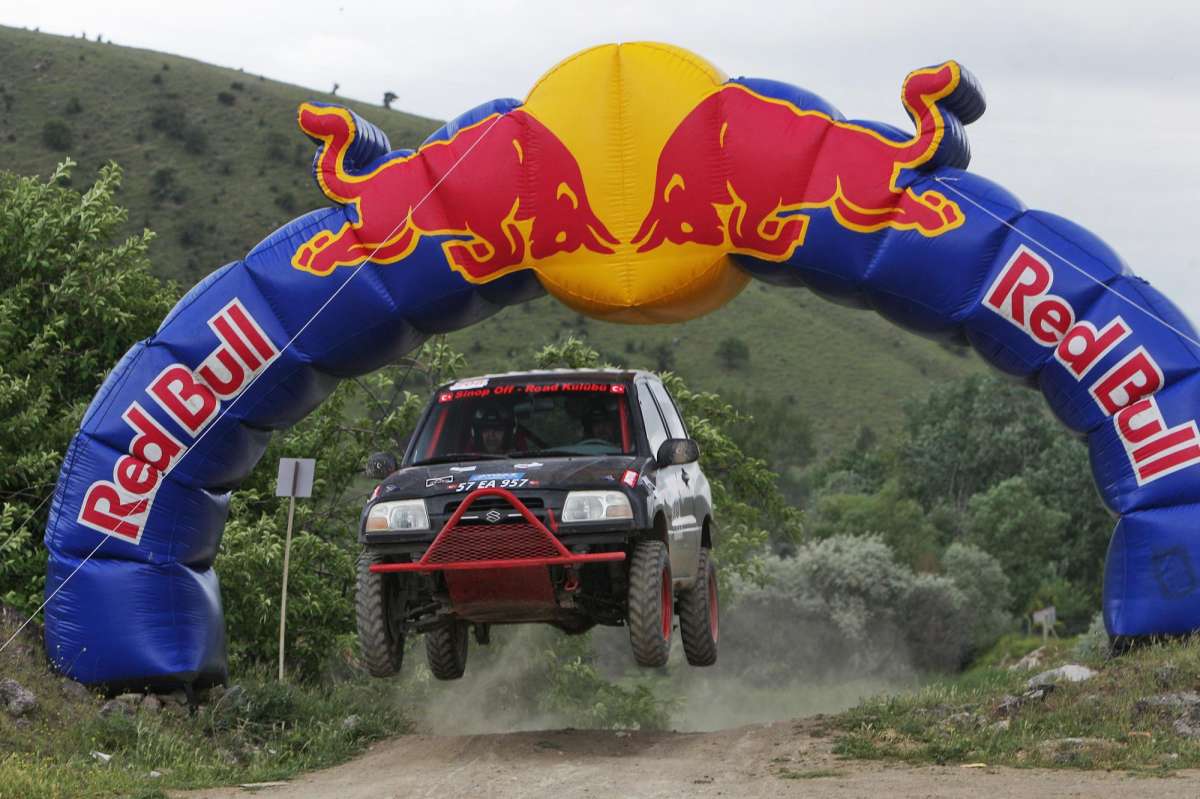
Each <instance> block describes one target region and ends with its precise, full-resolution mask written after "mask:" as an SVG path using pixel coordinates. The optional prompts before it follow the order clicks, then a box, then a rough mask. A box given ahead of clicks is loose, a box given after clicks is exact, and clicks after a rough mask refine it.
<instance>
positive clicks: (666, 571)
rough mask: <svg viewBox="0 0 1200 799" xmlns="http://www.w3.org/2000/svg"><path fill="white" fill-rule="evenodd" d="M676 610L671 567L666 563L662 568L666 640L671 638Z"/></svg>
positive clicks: (663, 622)
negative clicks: (673, 598)
mask: <svg viewBox="0 0 1200 799" xmlns="http://www.w3.org/2000/svg"><path fill="white" fill-rule="evenodd" d="M674 611H675V609H674V602H673V601H672V591H671V567H670V566H668V565H666V564H664V565H663V570H662V637H663V640H665V641H669V640H671V622H672V614H673V613H674Z"/></svg>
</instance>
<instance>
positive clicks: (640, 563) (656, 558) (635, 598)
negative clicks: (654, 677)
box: [627, 541, 674, 668]
mask: <svg viewBox="0 0 1200 799" xmlns="http://www.w3.org/2000/svg"><path fill="white" fill-rule="evenodd" d="M627 620H628V623H629V643H630V645H631V646H632V647H633V659H634V660H636V661H637V663H638V665H639V666H647V667H650V668H658V667H661V666H665V665H667V658H669V657H670V656H671V627H672V625H673V623H674V589H673V588H672V587H671V560H670V557H669V556H668V554H667V545H666V544H664V543H663V542H661V541H642V542H639V543H638V544H637V546H636V547H635V548H634V550H633V559H632V562H631V563H630V566H629V609H628V612H627Z"/></svg>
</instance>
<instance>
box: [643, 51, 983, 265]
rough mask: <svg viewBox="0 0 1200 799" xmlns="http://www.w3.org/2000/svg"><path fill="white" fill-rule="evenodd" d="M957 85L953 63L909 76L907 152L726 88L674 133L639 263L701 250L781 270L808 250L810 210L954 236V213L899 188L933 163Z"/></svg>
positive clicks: (813, 114)
mask: <svg viewBox="0 0 1200 799" xmlns="http://www.w3.org/2000/svg"><path fill="white" fill-rule="evenodd" d="M959 82H960V72H959V69H958V66H957V65H956V64H954V63H953V62H950V63H946V64H943V65H941V66H940V67H936V68H933V69H926V70H918V71H916V72H914V73H912V74H911V75H909V76H908V78H907V80H905V82H904V90H903V97H904V104H905V107H906V108H907V109H908V112H909V114H910V115H911V116H912V117H913V119H914V121H915V122H916V124H917V132H916V135H915V136H913V138H912V139H911V140H909V141H907V142H896V141H892V140H891V139H888V138H886V137H884V136H883V135H881V134H879V133H877V132H876V131H873V130H870V129H868V128H865V127H862V126H859V125H854V124H850V123H845V122H837V121H835V120H833V119H831V118H830V117H829V116H828V115H827V114H823V113H820V112H817V111H802V110H799V109H798V108H796V106H794V105H792V104H791V103H788V102H785V101H782V100H775V99H771V98H767V97H764V96H762V95H760V94H757V93H755V92H754V91H752V90H750V89H749V88H747V87H745V86H741V85H738V84H728V85H726V86H724V87H722V88H721V89H719V90H718V91H716V92H714V93H713V94H711V95H709V96H708V97H707V98H705V99H704V100H703V101H702V102H701V103H700V104H699V105H698V106H696V108H695V110H693V111H692V112H691V113H690V114H688V115H687V117H686V118H685V119H684V120H683V122H682V123H681V124H680V125H679V127H678V128H677V129H676V130H675V132H674V133H672V134H671V137H670V139H669V140H668V141H667V143H666V146H665V147H664V148H663V151H662V156H661V157H660V158H659V161H658V174H657V178H656V181H655V186H654V202H653V205H652V206H651V208H650V212H649V213H648V214H647V215H646V217H645V219H644V220H643V221H642V224H641V227H640V228H639V229H638V232H637V234H636V235H635V236H634V239H633V243H634V244H636V245H637V246H638V252H646V251H649V250H653V249H654V248H656V247H659V246H661V245H662V244H663V242H665V241H669V242H672V243H674V244H683V243H685V242H698V243H701V244H707V245H711V246H714V247H719V246H725V247H727V248H728V249H729V250H730V251H733V252H740V253H747V254H752V255H755V256H758V257H760V258H766V259H770V260H785V259H787V258H789V257H791V255H792V253H793V252H794V251H795V249H796V248H797V247H799V246H801V245H802V244H803V243H804V237H805V233H806V232H807V230H808V223H809V217H808V216H807V215H805V214H802V213H800V212H802V211H805V210H813V209H818V208H828V209H829V210H830V211H832V213H833V216H834V218H835V219H836V220H837V221H838V223H839V224H841V225H842V226H843V227H846V228H850V229H851V230H856V231H861V232H864V233H869V232H873V231H877V230H882V229H884V228H888V227H890V228H895V229H897V230H916V231H918V232H920V233H922V234H923V235H926V236H938V235H941V234H942V233H945V232H946V231H948V230H953V229H954V228H956V227H958V226H960V225H961V224H962V223H963V214H962V211H961V209H960V208H959V207H958V205H957V204H956V203H954V202H952V201H950V200H948V199H947V198H946V197H945V196H944V195H942V194H940V193H939V192H936V191H927V192H924V193H922V194H916V193H915V192H913V191H912V190H911V189H902V188H900V187H899V186H897V180H898V178H899V177H900V172H901V170H903V169H912V168H915V167H919V166H921V165H922V164H925V163H927V162H929V161H930V160H931V159H932V158H933V157H934V156H935V155H936V154H937V152H938V148H939V146H940V145H941V143H942V140H943V136H944V132H945V123H944V119H943V117H942V114H941V112H940V110H939V108H938V102H939V101H940V100H942V99H943V98H945V97H948V96H950V95H951V94H952V93H953V92H954V91H955V90H956V89H957V88H958V86H959Z"/></svg>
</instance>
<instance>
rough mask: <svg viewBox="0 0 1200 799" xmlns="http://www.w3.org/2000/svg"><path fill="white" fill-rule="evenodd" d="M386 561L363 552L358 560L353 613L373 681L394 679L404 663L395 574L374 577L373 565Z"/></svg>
mask: <svg viewBox="0 0 1200 799" xmlns="http://www.w3.org/2000/svg"><path fill="white" fill-rule="evenodd" d="M382 562H383V559H382V558H381V557H380V556H378V555H376V554H374V553H372V552H370V551H368V550H365V549H364V550H363V551H362V552H361V553H359V556H358V579H357V585H356V592H355V597H354V611H355V616H356V617H357V625H358V644H359V647H360V648H361V649H362V659H363V664H364V665H365V666H366V667H367V671H368V672H370V674H371V676H372V677H391V676H392V675H393V674H396V673H397V672H399V671H400V666H401V664H402V663H403V661H404V633H403V632H401V631H400V630H399V629H398V624H399V619H398V618H397V613H399V612H400V611H402V610H403V609H402V608H396V607H393V606H394V605H395V603H396V600H395V599H394V597H395V596H396V594H395V593H394V591H392V590H391V589H392V587H393V586H392V582H393V581H394V580H396V579H397V575H394V574H374V573H373V572H371V570H370V567H371V564H372V563H382Z"/></svg>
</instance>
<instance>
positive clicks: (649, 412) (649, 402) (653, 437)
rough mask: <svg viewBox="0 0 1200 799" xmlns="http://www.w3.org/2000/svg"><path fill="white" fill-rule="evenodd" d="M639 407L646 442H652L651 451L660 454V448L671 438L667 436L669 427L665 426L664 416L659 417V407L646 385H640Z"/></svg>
mask: <svg viewBox="0 0 1200 799" xmlns="http://www.w3.org/2000/svg"><path fill="white" fill-rule="evenodd" d="M637 387H638V393H637V394H638V407H639V408H641V411H642V424H644V425H645V427H646V440H647V441H649V442H650V451H651V452H653V453H657V452H658V448H659V447H661V446H662V443H663V442H664V441H666V440H667V439H668V438H670V436H668V435H667V427H666V425H665V424H663V420H662V416H660V415H659V412H658V406H657V405H655V404H654V397H653V396H651V394H650V391H649V390H647V385H646V384H645V383H638V386H637Z"/></svg>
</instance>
